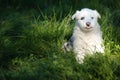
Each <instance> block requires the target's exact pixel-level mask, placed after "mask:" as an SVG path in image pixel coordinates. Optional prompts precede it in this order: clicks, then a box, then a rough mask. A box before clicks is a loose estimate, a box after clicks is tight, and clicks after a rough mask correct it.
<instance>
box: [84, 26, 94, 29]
mask: <svg viewBox="0 0 120 80" xmlns="http://www.w3.org/2000/svg"><path fill="white" fill-rule="evenodd" d="M85 28H86V29H91V28H93V27H91V26H86V27H85Z"/></svg>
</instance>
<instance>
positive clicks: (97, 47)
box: [63, 8, 104, 63]
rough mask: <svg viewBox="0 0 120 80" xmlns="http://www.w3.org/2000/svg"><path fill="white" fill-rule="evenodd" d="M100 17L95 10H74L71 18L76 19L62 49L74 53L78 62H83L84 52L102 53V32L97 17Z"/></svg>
mask: <svg viewBox="0 0 120 80" xmlns="http://www.w3.org/2000/svg"><path fill="white" fill-rule="evenodd" d="M98 18H101V16H100V14H99V13H98V12H97V11H96V10H91V9H88V8H84V9H82V10H81V11H78V10H77V11H76V13H75V14H73V16H72V19H75V20H76V23H75V27H74V30H73V34H72V37H71V38H70V40H69V41H68V42H66V43H65V44H64V45H63V48H64V50H66V51H70V49H71V48H72V49H73V52H74V53H75V54H76V59H77V61H78V62H79V63H82V62H83V59H84V56H85V55H86V54H93V53H96V52H98V53H104V45H103V39H102V32H101V30H100V25H99V24H98V22H97V19H98Z"/></svg>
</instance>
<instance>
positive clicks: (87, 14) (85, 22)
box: [72, 8, 101, 31]
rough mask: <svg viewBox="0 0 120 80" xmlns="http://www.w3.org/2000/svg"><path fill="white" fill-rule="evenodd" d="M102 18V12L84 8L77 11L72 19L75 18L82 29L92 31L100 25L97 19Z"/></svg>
mask: <svg viewBox="0 0 120 80" xmlns="http://www.w3.org/2000/svg"><path fill="white" fill-rule="evenodd" d="M98 18H101V16H100V14H99V13H98V12H97V11H96V10H91V9H88V8H84V9H82V10H81V11H78V10H77V11H76V13H75V14H73V16H72V19H75V20H76V22H77V24H78V25H79V27H80V29H82V30H85V31H91V30H93V29H95V28H97V27H98V23H97V19H98Z"/></svg>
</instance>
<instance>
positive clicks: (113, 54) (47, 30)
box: [0, 9, 120, 80]
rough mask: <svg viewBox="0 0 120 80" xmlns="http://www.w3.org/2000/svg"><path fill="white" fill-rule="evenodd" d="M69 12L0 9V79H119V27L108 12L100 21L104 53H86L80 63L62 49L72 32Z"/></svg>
mask: <svg viewBox="0 0 120 80" xmlns="http://www.w3.org/2000/svg"><path fill="white" fill-rule="evenodd" d="M101 12H102V11H101ZM72 13H73V11H72V10H70V11H69V13H68V14H67V15H66V14H65V15H66V16H65V17H63V16H62V17H61V15H58V14H57V12H56V11H54V10H53V12H52V13H51V14H53V15H52V16H49V15H46V14H44V13H42V12H41V13H39V15H38V12H36V11H35V10H34V9H33V10H28V11H23V12H21V11H16V10H12V9H10V10H9V9H8V10H6V12H3V13H2V17H1V19H0V21H1V22H0V46H1V47H0V80H119V79H120V71H119V70H120V35H119V34H120V27H119V26H116V25H114V23H113V22H111V20H113V18H114V17H111V16H112V15H111V13H110V11H109V10H106V11H103V12H102V13H101V16H102V18H101V19H100V20H99V23H100V24H101V30H102V31H103V38H104V44H105V47H106V48H105V54H104V55H101V54H99V53H96V54H94V55H93V56H88V55H87V56H86V57H85V60H84V63H83V64H78V63H77V62H76V60H75V56H74V53H72V52H67V53H64V52H63V51H62V49H61V47H62V45H63V43H64V42H66V41H67V39H69V38H70V36H71V34H72V30H73V27H74V21H73V20H71V15H72ZM61 14H63V13H61ZM59 17H60V19H59ZM110 18H111V20H110Z"/></svg>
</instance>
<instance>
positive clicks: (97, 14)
mask: <svg viewBox="0 0 120 80" xmlns="http://www.w3.org/2000/svg"><path fill="white" fill-rule="evenodd" d="M94 12H95V15H96V16H97V18H101V16H100V14H99V13H98V12H97V11H96V10H94Z"/></svg>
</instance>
